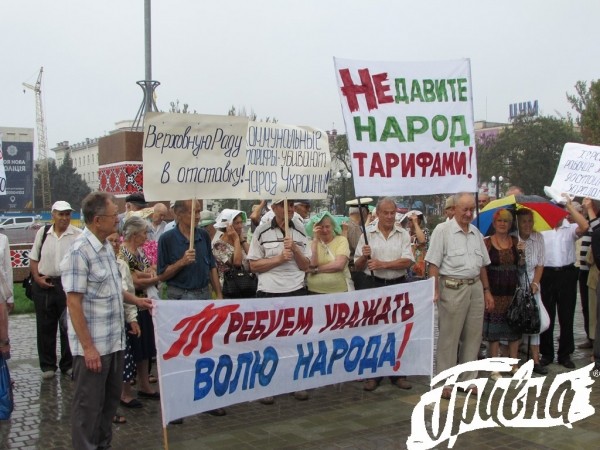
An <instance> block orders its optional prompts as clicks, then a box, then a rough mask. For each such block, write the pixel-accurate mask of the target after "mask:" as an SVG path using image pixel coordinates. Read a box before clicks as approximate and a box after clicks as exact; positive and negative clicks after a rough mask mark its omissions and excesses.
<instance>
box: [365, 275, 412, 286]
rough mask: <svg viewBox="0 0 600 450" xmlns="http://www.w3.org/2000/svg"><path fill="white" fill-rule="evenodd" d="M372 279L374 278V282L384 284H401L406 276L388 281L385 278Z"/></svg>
mask: <svg viewBox="0 0 600 450" xmlns="http://www.w3.org/2000/svg"><path fill="white" fill-rule="evenodd" d="M373 278H375V280H377V281H379V282H380V283H384V284H398V283H402V282H403V281H404V280H406V275H403V276H401V277H398V278H390V279H389V280H388V279H387V278H379V277H376V276H375V275H373Z"/></svg>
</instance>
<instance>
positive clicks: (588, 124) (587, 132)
mask: <svg viewBox="0 0 600 450" xmlns="http://www.w3.org/2000/svg"><path fill="white" fill-rule="evenodd" d="M575 91H576V94H569V93H567V100H568V101H569V103H570V104H571V107H572V108H573V109H574V110H575V111H576V112H577V114H578V117H576V119H575V120H576V123H577V125H579V127H581V136H582V138H583V142H584V143H586V144H590V145H600V80H596V81H592V82H591V83H590V86H589V87H588V85H587V83H586V82H585V81H578V82H577V83H576V84H575Z"/></svg>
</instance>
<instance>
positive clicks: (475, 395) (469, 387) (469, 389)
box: [458, 384, 479, 397]
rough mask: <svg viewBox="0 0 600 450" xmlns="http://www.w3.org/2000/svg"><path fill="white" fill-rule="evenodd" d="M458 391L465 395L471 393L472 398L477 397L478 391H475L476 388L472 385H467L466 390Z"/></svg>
mask: <svg viewBox="0 0 600 450" xmlns="http://www.w3.org/2000/svg"><path fill="white" fill-rule="evenodd" d="M458 390H459V391H461V392H464V393H465V394H469V393H471V395H472V396H473V397H477V396H478V395H479V391H478V390H477V386H476V385H474V384H470V385H468V386H467V387H466V388H463V387H460V388H458Z"/></svg>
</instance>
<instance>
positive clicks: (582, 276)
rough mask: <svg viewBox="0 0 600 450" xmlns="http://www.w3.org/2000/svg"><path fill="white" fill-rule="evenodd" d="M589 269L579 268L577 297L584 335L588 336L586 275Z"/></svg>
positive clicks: (588, 311)
mask: <svg viewBox="0 0 600 450" xmlns="http://www.w3.org/2000/svg"><path fill="white" fill-rule="evenodd" d="M589 274H590V271H589V270H579V297H581V313H582V314H583V328H584V329H585V335H586V336H587V338H588V339H589V338H590V309H589V304H590V300H589V291H588V285H587V280H588V275H589Z"/></svg>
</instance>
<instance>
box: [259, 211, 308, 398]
mask: <svg viewBox="0 0 600 450" xmlns="http://www.w3.org/2000/svg"><path fill="white" fill-rule="evenodd" d="M284 203H285V200H284V199H275V200H273V202H272V203H271V209H272V211H273V214H274V217H273V219H272V220H270V221H268V222H263V223H261V224H260V225H259V226H258V227H257V228H256V230H255V231H254V236H253V238H252V243H251V244H250V251H249V252H248V260H249V261H250V270H251V271H252V272H254V273H256V274H257V275H258V291H257V292H256V296H257V297H259V298H261V297H289V296H299V295H306V293H307V290H306V287H305V285H304V277H305V272H306V271H307V270H308V269H309V265H310V257H311V249H310V246H309V245H308V238H307V237H306V234H305V231H304V224H303V223H302V222H301V221H300V220H298V219H297V218H296V217H294V205H293V203H292V202H288V203H287V207H288V209H287V218H291V219H288V220H289V221H288V223H287V224H286V210H285V206H284ZM294 397H295V398H296V399H297V400H307V399H308V393H307V392H306V391H297V392H294ZM262 402H263V403H267V404H268V403H272V398H267V399H263V401H262Z"/></svg>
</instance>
